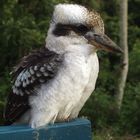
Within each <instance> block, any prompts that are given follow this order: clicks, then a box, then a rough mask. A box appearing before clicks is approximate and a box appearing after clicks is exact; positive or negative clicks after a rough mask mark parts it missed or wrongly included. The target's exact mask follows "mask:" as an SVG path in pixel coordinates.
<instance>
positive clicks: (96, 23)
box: [87, 10, 104, 33]
mask: <svg viewBox="0 0 140 140" xmlns="http://www.w3.org/2000/svg"><path fill="white" fill-rule="evenodd" d="M87 25H88V26H89V27H90V28H94V29H95V30H96V32H97V33H104V22H103V20H102V18H101V16H100V14H99V13H97V12H96V11H94V10H92V11H89V13H88V19H87Z"/></svg>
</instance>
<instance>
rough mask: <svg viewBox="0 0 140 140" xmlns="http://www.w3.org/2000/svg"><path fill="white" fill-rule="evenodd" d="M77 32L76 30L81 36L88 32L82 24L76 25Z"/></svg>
mask: <svg viewBox="0 0 140 140" xmlns="http://www.w3.org/2000/svg"><path fill="white" fill-rule="evenodd" d="M77 30H78V32H80V33H82V34H85V33H87V32H88V31H89V29H88V27H86V26H85V25H83V24H80V25H77Z"/></svg>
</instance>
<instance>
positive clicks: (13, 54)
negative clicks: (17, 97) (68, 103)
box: [0, 0, 140, 140]
mask: <svg viewBox="0 0 140 140" xmlns="http://www.w3.org/2000/svg"><path fill="white" fill-rule="evenodd" d="M63 2H66V3H79V4H82V5H85V6H87V7H89V8H94V9H96V10H97V11H100V12H101V16H102V17H103V19H104V22H105V29H106V34H108V35H109V36H110V37H111V38H112V39H113V40H114V41H116V42H117V44H119V1H118V0H117V1H116V0H108V1H107V2H106V1H100V0H96V1H95V0H89V1H87V0H36V1H34V0H30V1H29V0H1V1H0V9H1V11H0V31H1V34H0V118H2V112H3V108H4V104H5V99H6V96H7V94H8V93H9V92H10V75H9V72H10V71H11V69H12V67H13V66H14V65H15V64H16V63H17V61H18V60H19V59H20V58H21V57H22V56H24V55H26V54H28V52H29V51H31V50H32V49H37V48H39V47H41V46H43V45H44V43H45V37H46V34H47V30H48V27H49V22H50V18H51V16H52V11H53V7H54V5H55V4H57V3H63ZM139 5H140V1H139V0H129V17H128V19H129V28H128V44H129V60H130V61H129V63H130V67H129V74H128V80H127V86H126V90H125V96H124V102H123V106H122V110H121V113H120V114H117V111H116V104H115V88H116V87H115V84H116V80H117V72H118V71H119V67H120V56H118V55H112V54H108V53H104V52H100V53H99V54H98V56H99V61H100V73H99V78H98V81H97V85H96V87H97V88H96V90H95V92H94V94H93V95H92V96H91V98H90V99H89V100H88V102H87V103H86V105H85V106H84V108H83V110H82V112H81V115H82V116H87V117H88V118H90V120H91V121H92V124H93V127H94V129H96V131H100V132H101V131H104V130H109V131H111V132H110V133H111V135H110V133H109V135H108V133H106V131H105V133H106V134H107V135H105V136H104V137H102V134H101V135H100V136H97V137H96V139H98V140H99V139H102V140H103V139H107V138H110V137H108V136H112V135H113V134H114V133H118V134H120V135H121V134H127V133H129V134H139V132H140V127H139V126H140V119H139V118H140V110H139V106H140V82H139V81H140V76H139V74H140V65H139V62H140V39H139V36H140V27H139V25H140V24H139V18H140V17H139V16H140V15H139ZM2 121H3V120H2V119H0V123H2Z"/></svg>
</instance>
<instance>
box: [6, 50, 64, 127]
mask: <svg viewBox="0 0 140 140" xmlns="http://www.w3.org/2000/svg"><path fill="white" fill-rule="evenodd" d="M62 60H63V55H60V54H57V53H55V52H52V51H49V50H48V49H46V48H42V49H40V50H38V51H35V52H32V53H31V54H29V55H28V56H26V57H24V58H23V59H22V61H21V62H20V63H19V65H17V67H15V69H14V71H13V72H12V76H13V86H12V91H11V92H10V94H9V96H8V100H7V104H6V108H5V112H4V117H5V119H6V123H5V124H12V123H13V122H15V121H16V120H17V119H19V118H20V117H21V116H22V115H23V114H24V113H25V112H26V111H27V110H28V109H29V108H30V105H29V102H28V98H29V96H31V95H35V94H37V93H36V89H37V88H39V87H40V86H41V84H44V83H47V82H49V80H51V79H52V78H53V77H54V76H55V75H56V73H57V71H58V69H59V67H60V65H61V64H62Z"/></svg>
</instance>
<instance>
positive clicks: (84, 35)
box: [46, 4, 122, 52]
mask: <svg viewBox="0 0 140 140" xmlns="http://www.w3.org/2000/svg"><path fill="white" fill-rule="evenodd" d="M46 42H47V45H49V46H59V47H61V48H65V46H69V45H83V44H86V45H87V44H88V45H90V46H91V47H93V48H94V50H106V51H111V52H122V50H121V49H120V48H119V47H118V46H117V45H116V44H115V43H114V42H113V41H112V40H111V39H110V38H109V37H108V36H107V35H106V34H105V33H104V23H103V20H102V18H101V16H100V15H99V14H98V13H97V12H96V11H93V10H92V11H91V10H88V9H87V8H85V7H84V6H80V5H77V4H58V5H56V6H55V9H54V13H53V17H52V21H51V23H50V28H49V31H48V36H47V39H46ZM86 45H85V46H86ZM56 49H57V48H56Z"/></svg>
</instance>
